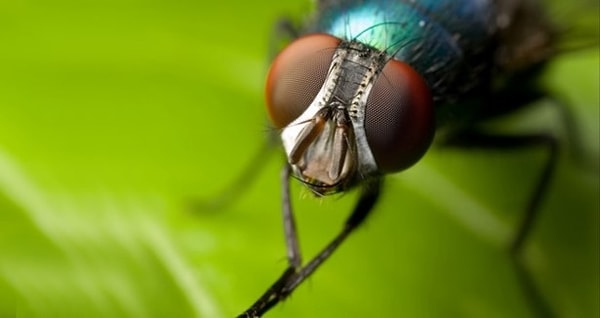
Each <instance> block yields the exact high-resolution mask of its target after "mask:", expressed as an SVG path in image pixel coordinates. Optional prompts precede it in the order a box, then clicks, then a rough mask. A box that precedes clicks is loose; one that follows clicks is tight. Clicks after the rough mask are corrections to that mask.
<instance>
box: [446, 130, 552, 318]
mask: <svg viewBox="0 0 600 318" xmlns="http://www.w3.org/2000/svg"><path fill="white" fill-rule="evenodd" d="M447 145H450V146H459V147H461V148H479V149H519V148H531V147H541V148H544V149H545V150H546V151H547V153H548V158H547V159H546V162H545V163H544V165H543V167H542V171H541V173H540V176H539V179H538V181H537V183H536V185H535V187H534V189H533V191H532V193H531V195H530V197H529V201H528V203H527V206H526V209H525V214H524V216H523V218H522V219H521V222H520V224H519V226H518V228H517V230H516V232H515V234H514V236H513V238H512V239H511V242H510V245H509V253H510V257H511V260H512V262H513V264H514V267H515V272H516V274H517V278H518V280H519V282H520V284H521V286H522V290H523V292H524V294H525V297H526V299H527V300H528V301H529V303H530V305H531V307H532V308H533V309H534V310H535V311H536V313H537V315H538V316H540V317H554V316H555V315H554V314H553V312H552V308H551V306H550V305H549V304H548V302H547V301H546V299H545V298H544V297H543V295H542V292H541V291H540V290H539V288H538V287H537V285H536V284H535V281H534V279H533V277H532V276H531V274H530V273H529V271H528V270H527V268H526V266H525V264H524V263H523V259H522V256H523V255H522V254H523V250H524V247H525V245H526V243H527V239H528V237H529V235H530V234H531V232H532V230H533V228H534V226H535V222H536V219H538V218H539V211H540V204H541V202H542V200H543V199H544V195H545V194H546V193H547V190H548V187H549V185H550V182H551V179H552V175H553V174H554V171H555V168H556V162H557V158H558V140H557V139H556V138H555V137H554V136H552V135H549V134H531V135H520V136H519V135H514V136H512V135H493V134H486V133H483V132H480V131H474V130H470V131H466V132H462V133H460V134H458V135H456V136H454V137H453V138H452V139H450V140H448V141H447Z"/></svg>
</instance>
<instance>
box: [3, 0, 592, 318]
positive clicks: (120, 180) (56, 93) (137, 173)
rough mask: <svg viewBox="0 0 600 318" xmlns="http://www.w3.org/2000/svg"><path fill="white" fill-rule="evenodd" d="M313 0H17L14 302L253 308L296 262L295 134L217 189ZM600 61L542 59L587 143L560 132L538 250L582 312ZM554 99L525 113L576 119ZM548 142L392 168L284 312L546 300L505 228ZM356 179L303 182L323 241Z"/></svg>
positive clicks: (536, 267) (44, 307)
mask: <svg viewBox="0 0 600 318" xmlns="http://www.w3.org/2000/svg"><path fill="white" fill-rule="evenodd" d="M310 7H311V6H310V4H309V3H307V2H306V1H293V2H292V1H286V2H283V1H282V2H275V1H237V2H231V1H227V2H221V1H216V2H212V3H210V4H207V3H206V2H204V1H183V0H176V1H159V0H155V1H151V0H148V1H142V0H138V1H135V0H128V1H122V0H113V1H108V0H107V1H91V0H87V1H69V0H63V1H52V2H44V1H16V0H14V1H13V0H8V1H2V2H0V317H13V316H19V317H79V316H86V317H94V316H98V317H232V316H233V315H235V314H237V313H239V312H240V311H242V310H243V309H245V308H246V307H247V306H248V305H250V303H251V302H253V301H254V300H255V299H256V297H258V296H259V294H261V293H262V292H263V291H264V290H265V289H266V287H267V286H268V285H269V284H270V283H271V282H272V281H273V280H274V279H275V278H276V277H277V276H278V275H279V274H280V272H281V271H282V270H283V269H284V268H285V266H286V261H285V251H284V243H283V234H282V229H281V225H280V223H281V220H280V199H279V196H280V194H279V192H280V191H279V170H280V167H281V164H282V158H281V156H279V155H273V156H269V157H267V158H265V161H266V164H265V169H264V170H263V171H262V172H261V173H260V174H259V175H258V177H257V178H256V180H255V181H254V182H253V183H252V184H251V185H249V186H248V189H247V191H246V192H245V193H244V195H243V196H242V197H240V198H239V200H238V201H236V203H235V204H233V205H231V206H229V207H227V208H226V209H221V210H219V211H214V210H208V209H204V208H201V206H202V205H201V204H200V205H199V204H198V202H203V201H206V200H209V199H210V198H212V197H214V196H216V195H217V194H218V193H219V191H220V190H222V189H223V188H225V187H226V186H227V184H229V183H230V182H231V181H232V180H234V179H235V178H236V176H237V175H238V174H239V173H240V171H242V170H243V167H244V165H245V164H246V163H247V162H248V160H249V158H251V156H252V155H253V154H254V153H255V152H256V151H257V150H258V149H259V148H260V145H261V143H262V141H263V140H264V137H265V135H266V131H267V129H268V128H267V125H266V122H265V120H264V118H265V115H264V108H263V81H264V76H265V72H266V69H267V65H268V64H267V56H268V54H267V53H268V43H269V35H270V34H271V31H272V25H273V22H274V21H275V20H276V19H277V18H278V17H280V16H282V15H285V14H290V15H293V16H301V15H302V14H303V13H305V12H308V11H309V10H310ZM596 18H597V16H596ZM592 27H595V28H597V22H596V24H595V25H594V24H592ZM598 61H599V54H598V49H597V48H592V49H586V50H579V51H575V52H570V53H568V54H564V55H563V56H561V58H559V59H557V60H556V61H555V62H554V63H553V64H552V65H551V67H550V68H549V70H548V72H547V73H546V74H545V75H544V77H543V81H544V83H545V84H546V85H547V87H548V88H549V89H550V90H551V91H552V93H553V94H554V95H555V96H558V97H559V98H560V99H561V100H562V101H564V102H565V104H566V105H567V106H568V107H569V109H570V111H571V112H572V113H573V114H574V118H575V121H576V123H577V132H578V133H579V135H580V140H581V141H582V143H583V145H584V147H583V152H582V153H581V154H578V155H576V156H569V155H568V152H566V151H563V152H562V153H561V157H560V164H559V167H558V170H557V173H556V178H555V179H554V181H553V183H552V187H551V190H550V191H549V193H548V196H547V197H546V200H545V201H544V204H543V207H542V211H541V213H542V216H541V219H540V220H539V222H538V223H537V224H536V228H535V232H534V235H533V238H532V241H531V242H530V244H529V245H528V248H527V250H526V255H525V256H526V257H525V259H526V263H527V266H528V268H529V269H530V270H531V271H532V273H533V275H534V277H535V279H536V280H537V281H538V282H539V285H540V286H541V289H542V290H543V293H544V294H545V295H546V296H547V298H548V299H549V301H550V303H551V304H552V307H553V308H554V309H555V310H556V311H557V312H558V313H560V314H561V315H562V316H565V317H594V316H595V317H597V316H598V315H599V314H600V304H599V299H600V292H599V288H600V274H599V271H600V269H599V268H600V261H599V245H600V243H599V225H600V220H599V210H600V201H599V200H600V198H599V192H600V187H599V175H598V171H599V169H598V160H599V143H600V142H599V135H600V133H599V119H598V118H599V108H600V107H599V105H600V101H599V99H600V97H599V89H598V87H599V77H600V75H599V73H598V72H599V71H598V68H599V62H598ZM553 109H554V108H553V107H552V106H551V105H550V104H549V103H541V104H539V105H538V106H537V107H535V108H533V109H532V110H531V111H527V113H526V114H525V117H527V119H526V120H511V119H509V120H508V121H509V123H510V124H511V125H512V127H513V128H514V129H519V130H533V131H537V130H539V129H545V128H549V129H552V130H553V131H555V132H556V133H557V134H559V135H560V136H563V137H564V135H565V133H564V129H561V127H560V120H559V119H558V118H557V117H558V116H557V115H556V112H555V111H554V110H553ZM563 139H564V138H563ZM563 141H564V140H563ZM563 145H566V144H565V143H563ZM565 148H567V147H563V149H564V150H566V149H565ZM543 161H544V153H543V152H541V151H538V150H532V151H518V152H512V153H504V152H486V151H468V152H467V151H463V150H457V149H437V148H433V149H432V150H431V151H430V152H429V153H428V154H427V155H426V157H425V158H424V159H423V160H422V161H421V162H420V163H419V164H417V165H416V166H415V167H413V168H411V169H409V170H408V171H406V172H404V173H401V174H398V175H394V176H392V177H391V178H388V180H387V183H386V188H385V192H384V195H383V197H382V201H381V203H380V205H379V206H378V208H377V210H376V212H375V213H374V215H373V217H372V218H371V219H370V220H369V221H368V222H367V224H366V226H364V227H363V228H361V229H360V230H359V231H357V233H356V234H355V235H353V236H352V237H350V238H349V240H348V242H346V244H345V245H343V246H342V248H341V249H340V250H339V251H338V252H337V253H336V254H335V255H334V256H333V257H332V258H331V259H330V260H329V261H328V262H327V263H326V264H325V265H324V266H323V267H322V268H321V269H320V270H319V271H318V272H317V273H316V274H315V275H314V276H313V277H311V278H310V279H309V280H308V281H307V282H306V283H304V284H303V285H302V286H301V287H300V288H299V289H298V290H297V292H296V293H294V294H293V295H292V297H291V299H289V300H288V301H286V302H285V303H283V304H281V305H279V306H278V307H276V308H274V309H273V310H272V311H271V312H270V313H269V315H268V316H269V317H392V316H402V317H508V316H510V317H528V316H530V315H531V312H530V311H529V309H528V307H527V305H526V301H525V300H524V298H523V296H522V291H521V290H520V289H519V286H518V283H517V280H516V277H515V273H514V271H513V270H512V268H511V263H510V262H509V258H508V255H507V253H506V246H507V242H508V241H509V239H510V235H511V233H512V231H513V230H514V228H515V224H516V223H517V221H518V220H519V216H520V215H521V213H520V211H521V210H522V209H523V206H524V204H525V202H526V200H527V197H528V191H529V190H530V189H531V187H532V185H533V183H534V182H535V177H536V175H537V174H538V173H539V168H540V165H541V163H542V162H543ZM355 197H356V195H355V193H349V194H347V195H344V196H338V197H333V198H325V199H315V198H312V196H311V195H310V193H309V191H307V190H305V189H302V188H301V187H300V186H299V185H297V184H294V186H293V200H294V204H295V208H296V211H297V217H298V223H299V233H300V237H301V245H302V249H303V252H304V253H305V258H308V257H309V256H311V255H314V253H316V251H317V250H318V249H320V248H321V246H322V245H323V244H324V243H325V242H326V241H327V240H329V239H330V238H331V237H332V236H333V235H334V234H335V233H336V231H337V230H338V229H339V228H340V225H341V223H342V221H343V219H344V218H345V216H346V213H347V211H348V210H349V209H350V208H351V207H352V204H353V202H354V199H355ZM193 207H195V208H193ZM507 211H510V212H507Z"/></svg>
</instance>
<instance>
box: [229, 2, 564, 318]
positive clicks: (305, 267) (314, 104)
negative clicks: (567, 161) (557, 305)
mask: <svg viewBox="0 0 600 318" xmlns="http://www.w3.org/2000/svg"><path fill="white" fill-rule="evenodd" d="M282 25H284V26H285V25H287V26H289V24H285V23H284V24H282ZM288 29H289V30H290V32H291V33H294V34H296V33H297V37H296V38H295V40H293V41H292V42H291V43H289V45H287V46H286V47H285V48H284V49H283V50H282V51H281V52H279V53H278V54H277V56H276V57H275V58H274V60H273V62H272V64H271V67H270V70H269V73H268V76H267V80H266V104H267V112H268V114H269V118H270V120H271V123H272V125H273V127H274V128H275V130H276V131H277V133H278V134H279V139H280V140H281V143H282V145H283V149H284V151H285V155H286V158H287V162H286V164H285V166H284V168H283V172H282V189H283V206H282V212H283V223H284V232H285V242H286V248H287V261H288V267H287V269H286V270H285V271H284V272H283V273H282V274H281V276H280V277H279V278H278V279H276V280H275V282H274V283H273V284H272V285H271V286H270V287H269V288H268V289H267V290H266V292H265V293H264V294H263V295H262V296H261V297H259V298H258V300H257V301H256V302H255V303H253V304H252V305H251V306H250V307H249V308H248V309H247V310H246V311H244V312H243V313H242V314H241V315H240V316H239V317H259V316H262V315H263V314H265V313H266V312H267V311H268V310H269V309H270V308H272V307H273V306H275V305H276V304H277V303H279V302H280V301H281V300H283V299H285V298H286V297H288V296H289V295H290V294H291V293H292V292H293V291H294V290H295V288H296V287H298V286H299V285H300V284H301V283H302V282H303V281H304V280H305V279H306V278H307V277H309V276H310V275H311V274H312V273H313V272H314V271H315V270H316V269H317V268H318V267H319V266H320V265H321V264H323V262H324V261H325V260H326V259H328V258H329V257H330V256H331V255H332V254H333V252H334V251H335V250H336V249H337V248H338V247H339V246H340V244H341V243H342V242H344V240H345V239H346V238H347V237H348V236H349V235H350V234H351V233H352V232H353V231H354V230H355V229H356V228H357V227H359V226H360V225H361V224H362V223H363V222H364V220H365V219H366V218H367V217H368V216H369V214H370V212H371V211H372V210H373V209H374V207H375V205H376V203H377V201H378V198H379V196H380V192H381V191H380V190H381V187H382V180H383V178H384V177H385V176H386V175H389V174H392V173H396V172H400V171H402V170H405V169H408V168H409V167H411V166H412V165H414V164H415V163H417V162H418V161H419V160H420V159H421V158H422V157H423V156H424V155H425V153H426V152H427V150H428V149H429V147H430V145H431V144H432V141H433V139H434V135H436V136H435V137H436V140H438V139H439V140H440V143H441V144H443V145H449V146H461V147H472V148H483V149H505V148H514V149H518V148H525V147H539V148H541V149H544V150H545V151H546V153H547V159H546V160H545V162H544V164H543V165H542V166H541V167H540V177H539V179H538V180H537V182H536V185H535V186H534V188H533V190H532V195H531V198H530V199H529V202H528V205H527V206H526V208H525V211H524V214H523V220H522V222H521V224H520V226H519V228H518V230H517V231H516V235H515V237H514V238H513V239H512V242H511V246H510V255H511V259H512V260H513V262H514V263H515V264H516V266H515V267H516V268H517V271H518V272H519V273H518V274H519V275H518V276H519V277H520V279H521V282H522V285H523V287H524V290H525V294H526V295H527V298H528V300H529V302H530V304H531V306H532V308H534V310H535V311H536V312H538V313H539V314H540V315H541V316H552V315H553V314H552V310H551V306H549V304H548V303H547V301H546V300H545V299H544V297H542V296H541V295H540V292H539V291H538V289H537V287H536V286H535V284H534V283H533V281H532V280H531V278H530V277H529V276H528V275H527V273H526V270H525V269H524V268H523V265H522V264H521V262H520V258H519V255H520V252H521V251H522V248H523V246H524V242H525V241H526V239H527V236H528V234H529V233H530V230H531V228H532V226H533V223H534V220H535V218H536V214H537V212H538V210H539V209H538V206H539V204H540V202H541V201H542V199H543V197H544V196H543V195H544V193H545V191H546V189H547V187H548V183H549V180H550V179H551V177H552V174H553V171H554V168H555V166H556V158H557V154H558V147H557V140H556V138H555V137H553V136H552V135H550V134H546V133H538V134H536V133H532V134H527V135H507V134H496V133H490V132H488V131H486V130H483V129H481V127H480V126H479V125H478V124H479V123H480V122H482V121H484V120H486V119H489V118H495V117H497V116H499V115H502V114H507V113H510V112H512V111H514V110H516V109H519V108H522V107H524V106H525V105H528V104H531V103H532V102H533V101H535V100H538V99H540V98H541V97H543V96H544V95H545V93H544V91H543V90H542V89H540V88H539V87H537V86H536V85H535V84H534V82H535V81H534V80H535V78H536V77H537V76H538V75H539V73H540V72H541V70H542V69H543V68H544V66H545V64H546V63H547V61H548V60H549V59H550V58H551V57H553V56H554V55H555V54H556V52H557V51H558V49H557V45H556V43H557V38H558V35H559V32H558V30H557V29H556V28H555V27H554V26H553V24H552V23H551V22H550V21H549V19H547V17H546V16H545V15H544V14H543V10H542V6H541V5H540V3H538V2H537V1H534V0H370V1H360V0H346V1H339V0H338V1H335V0H320V1H317V4H316V10H315V13H314V15H313V16H312V17H311V18H310V19H308V20H307V22H306V24H305V26H304V27H302V28H300V30H295V29H293V28H288ZM290 179H296V180H298V181H299V182H301V183H302V184H304V185H305V186H306V187H307V188H308V189H309V190H310V191H311V192H313V193H314V194H315V195H317V196H327V195H331V194H335V193H341V192H344V191H348V190H350V189H354V188H358V189H360V190H359V192H360V195H359V198H358V201H357V203H356V205H355V206H354V208H353V210H352V211H351V213H350V216H349V217H348V218H347V219H346V221H345V223H344V224H343V227H342V230H341V231H340V232H339V233H338V234H337V236H335V237H334V238H333V240H332V241H330V242H329V243H328V244H326V245H325V246H324V248H323V249H322V250H321V251H320V252H319V253H318V254H317V256H315V257H314V258H313V259H311V260H310V261H309V262H308V263H305V264H304V263H303V262H302V260H301V255H300V249H299V240H298V237H297V234H296V225H295V220H294V215H293V213H292V206H291V203H290V199H289V198H290V194H289V191H290V190H289V181H290Z"/></svg>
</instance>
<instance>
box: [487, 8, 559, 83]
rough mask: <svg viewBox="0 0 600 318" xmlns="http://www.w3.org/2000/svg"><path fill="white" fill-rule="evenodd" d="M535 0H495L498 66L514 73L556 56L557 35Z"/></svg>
mask: <svg viewBox="0 0 600 318" xmlns="http://www.w3.org/2000/svg"><path fill="white" fill-rule="evenodd" d="M543 9H544V8H543V7H542V5H541V4H540V3H539V1H535V0H496V10H497V16H496V23H497V26H498V33H497V34H498V43H499V46H498V49H497V53H496V65H497V66H498V67H499V68H500V69H501V70H505V71H514V70H519V69H523V68H527V67H528V66H530V65H533V64H539V63H541V62H543V61H545V60H547V59H549V58H550V57H552V56H553V55H554V54H555V51H556V41H557V38H558V32H557V30H556V29H555V27H554V25H553V24H552V23H551V22H550V20H549V18H548V17H547V16H546V14H545V11H544V10H543Z"/></svg>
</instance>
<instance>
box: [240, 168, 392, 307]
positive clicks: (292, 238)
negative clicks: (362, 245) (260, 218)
mask: <svg viewBox="0 0 600 318" xmlns="http://www.w3.org/2000/svg"><path fill="white" fill-rule="evenodd" d="M289 175H290V168H289V167H288V166H286V168H285V169H284V172H283V174H282V182H283V184H282V186H283V224H284V231H285V241H286V248H287V254H288V255H287V257H288V263H289V265H288V268H287V269H286V270H285V271H284V272H283V274H282V275H281V276H280V277H279V279H277V280H276V281H275V283H273V285H271V287H269V289H267V291H266V292H265V293H264V294H263V295H262V296H261V297H260V298H259V299H258V300H257V301H256V302H255V303H254V304H253V305H252V306H251V307H250V308H249V309H248V310H246V311H245V312H244V313H242V314H241V315H239V316H238V317H244V318H250V317H252V318H254V317H261V316H262V315H264V314H265V313H266V312H267V311H268V310H269V309H270V308H271V307H273V306H274V305H276V304H277V303H278V302H279V301H281V300H283V299H285V298H286V297H287V296H289V295H290V294H291V293H292V292H293V291H294V289H296V287H298V286H299V285H300V284H301V283H302V282H303V281H304V280H305V279H306V278H307V277H309V276H310V275H311V274H312V273H313V272H314V271H315V270H316V269H317V268H318V267H319V266H320V265H321V264H322V263H323V262H325V260H326V259H327V258H329V256H331V254H333V252H334V251H335V250H336V249H337V248H338V247H339V246H340V244H342V242H344V240H345V239H346V238H347V237H348V235H350V233H352V232H353V231H354V230H355V229H356V228H357V227H358V226H359V225H360V224H362V223H363V221H364V220H365V219H366V217H367V216H368V215H369V212H371V210H372V209H373V206H374V205H375V203H376V202H377V199H378V198H379V193H380V189H381V179H375V180H372V181H371V182H368V183H367V184H366V185H365V186H364V187H363V188H362V193H361V195H360V198H359V199H358V203H357V204H356V206H355V207H354V210H353V211H352V213H351V214H350V216H349V217H348V219H346V222H345V223H344V226H343V228H342V230H341V232H340V233H338V235H337V236H335V238H334V239H333V240H332V241H331V242H330V243H329V244H327V245H326V246H325V248H324V249H323V250H321V251H320V252H319V253H318V254H317V255H316V256H315V257H314V258H313V259H312V260H311V261H310V262H308V263H307V264H306V265H305V266H304V267H301V265H302V261H301V256H300V249H299V246H298V238H297V234H296V226H295V222H294V216H293V212H292V206H291V201H290V195H289Z"/></svg>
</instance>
